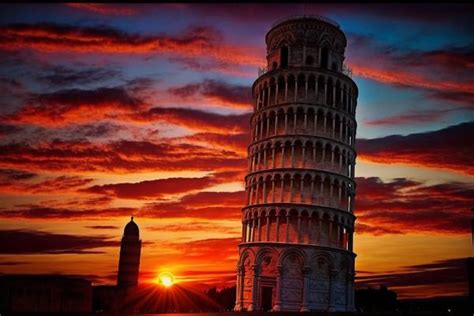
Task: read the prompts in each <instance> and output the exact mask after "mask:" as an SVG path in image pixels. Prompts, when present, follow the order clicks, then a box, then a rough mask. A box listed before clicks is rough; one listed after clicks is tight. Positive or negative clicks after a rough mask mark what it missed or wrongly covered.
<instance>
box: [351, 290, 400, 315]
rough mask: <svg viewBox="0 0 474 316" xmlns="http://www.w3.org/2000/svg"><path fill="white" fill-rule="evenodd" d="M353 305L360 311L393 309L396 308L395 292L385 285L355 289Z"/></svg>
mask: <svg viewBox="0 0 474 316" xmlns="http://www.w3.org/2000/svg"><path fill="white" fill-rule="evenodd" d="M355 305H356V308H357V310H358V311H360V312H374V311H393V310H396V308H397V293H395V292H394V291H390V290H389V289H388V288H387V287H385V286H381V287H380V288H379V289H372V288H368V289H360V290H356V291H355Z"/></svg>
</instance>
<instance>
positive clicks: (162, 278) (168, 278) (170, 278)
mask: <svg viewBox="0 0 474 316" xmlns="http://www.w3.org/2000/svg"><path fill="white" fill-rule="evenodd" d="M157 283H158V284H161V285H163V286H164V287H170V286H172V285H173V284H174V275H173V274H171V273H170V272H162V273H160V275H159V276H158V279H157Z"/></svg>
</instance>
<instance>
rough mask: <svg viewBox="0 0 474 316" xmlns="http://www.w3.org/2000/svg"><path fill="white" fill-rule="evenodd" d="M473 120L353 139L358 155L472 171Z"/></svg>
mask: <svg viewBox="0 0 474 316" xmlns="http://www.w3.org/2000/svg"><path fill="white" fill-rule="evenodd" d="M472 134H474V122H467V123H462V124H459V125H454V126H449V127H447V128H444V129H441V130H437V131H430V132H425V133H417V134H409V135H406V136H401V135H392V136H387V137H382V138H375V139H357V141H356V147H357V153H358V157H359V159H362V160H368V161H373V162H379V163H385V164H393V163H403V164H409V165H417V166H424V167H429V168H439V169H449V170H454V171H457V172H461V173H465V174H469V175H473V174H474V166H473V165H472V163H471V161H472V157H474V140H473V138H472V137H466V135H472Z"/></svg>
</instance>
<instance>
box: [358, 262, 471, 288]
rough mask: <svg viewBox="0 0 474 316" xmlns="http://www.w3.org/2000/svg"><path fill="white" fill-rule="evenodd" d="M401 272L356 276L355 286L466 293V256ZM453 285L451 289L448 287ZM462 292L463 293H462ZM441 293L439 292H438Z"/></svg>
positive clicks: (408, 268)
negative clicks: (425, 288)
mask: <svg viewBox="0 0 474 316" xmlns="http://www.w3.org/2000/svg"><path fill="white" fill-rule="evenodd" d="M401 270H402V272H392V273H387V274H372V275H368V276H361V277H356V286H357V287H359V288H362V287H376V286H378V285H385V286H387V287H389V288H403V287H412V288H413V287H419V288H420V287H431V288H439V289H441V290H442V291H444V292H449V291H450V290H454V291H456V292H457V293H456V294H464V295H465V294H466V293H467V288H468V286H467V280H468V276H467V258H455V259H447V260H440V261H435V262H432V263H427V264H418V265H412V266H407V267H402V269H401ZM450 285H453V287H454V288H453V289H451V288H450ZM463 292H464V293H463ZM439 294H441V293H439Z"/></svg>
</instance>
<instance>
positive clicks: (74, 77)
mask: <svg viewBox="0 0 474 316" xmlns="http://www.w3.org/2000/svg"><path fill="white" fill-rule="evenodd" d="M119 75H120V72H119V71H118V70H115V69H107V68H103V67H91V68H87V67H81V69H73V68H69V67H65V66H51V67H50V68H49V69H48V70H47V73H45V74H38V76H37V77H36V78H37V80H39V81H42V82H45V83H46V84H48V85H50V86H60V87H64V86H70V85H85V84H89V83H94V82H103V81H106V80H110V79H113V78H117V77H118V76H119Z"/></svg>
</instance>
